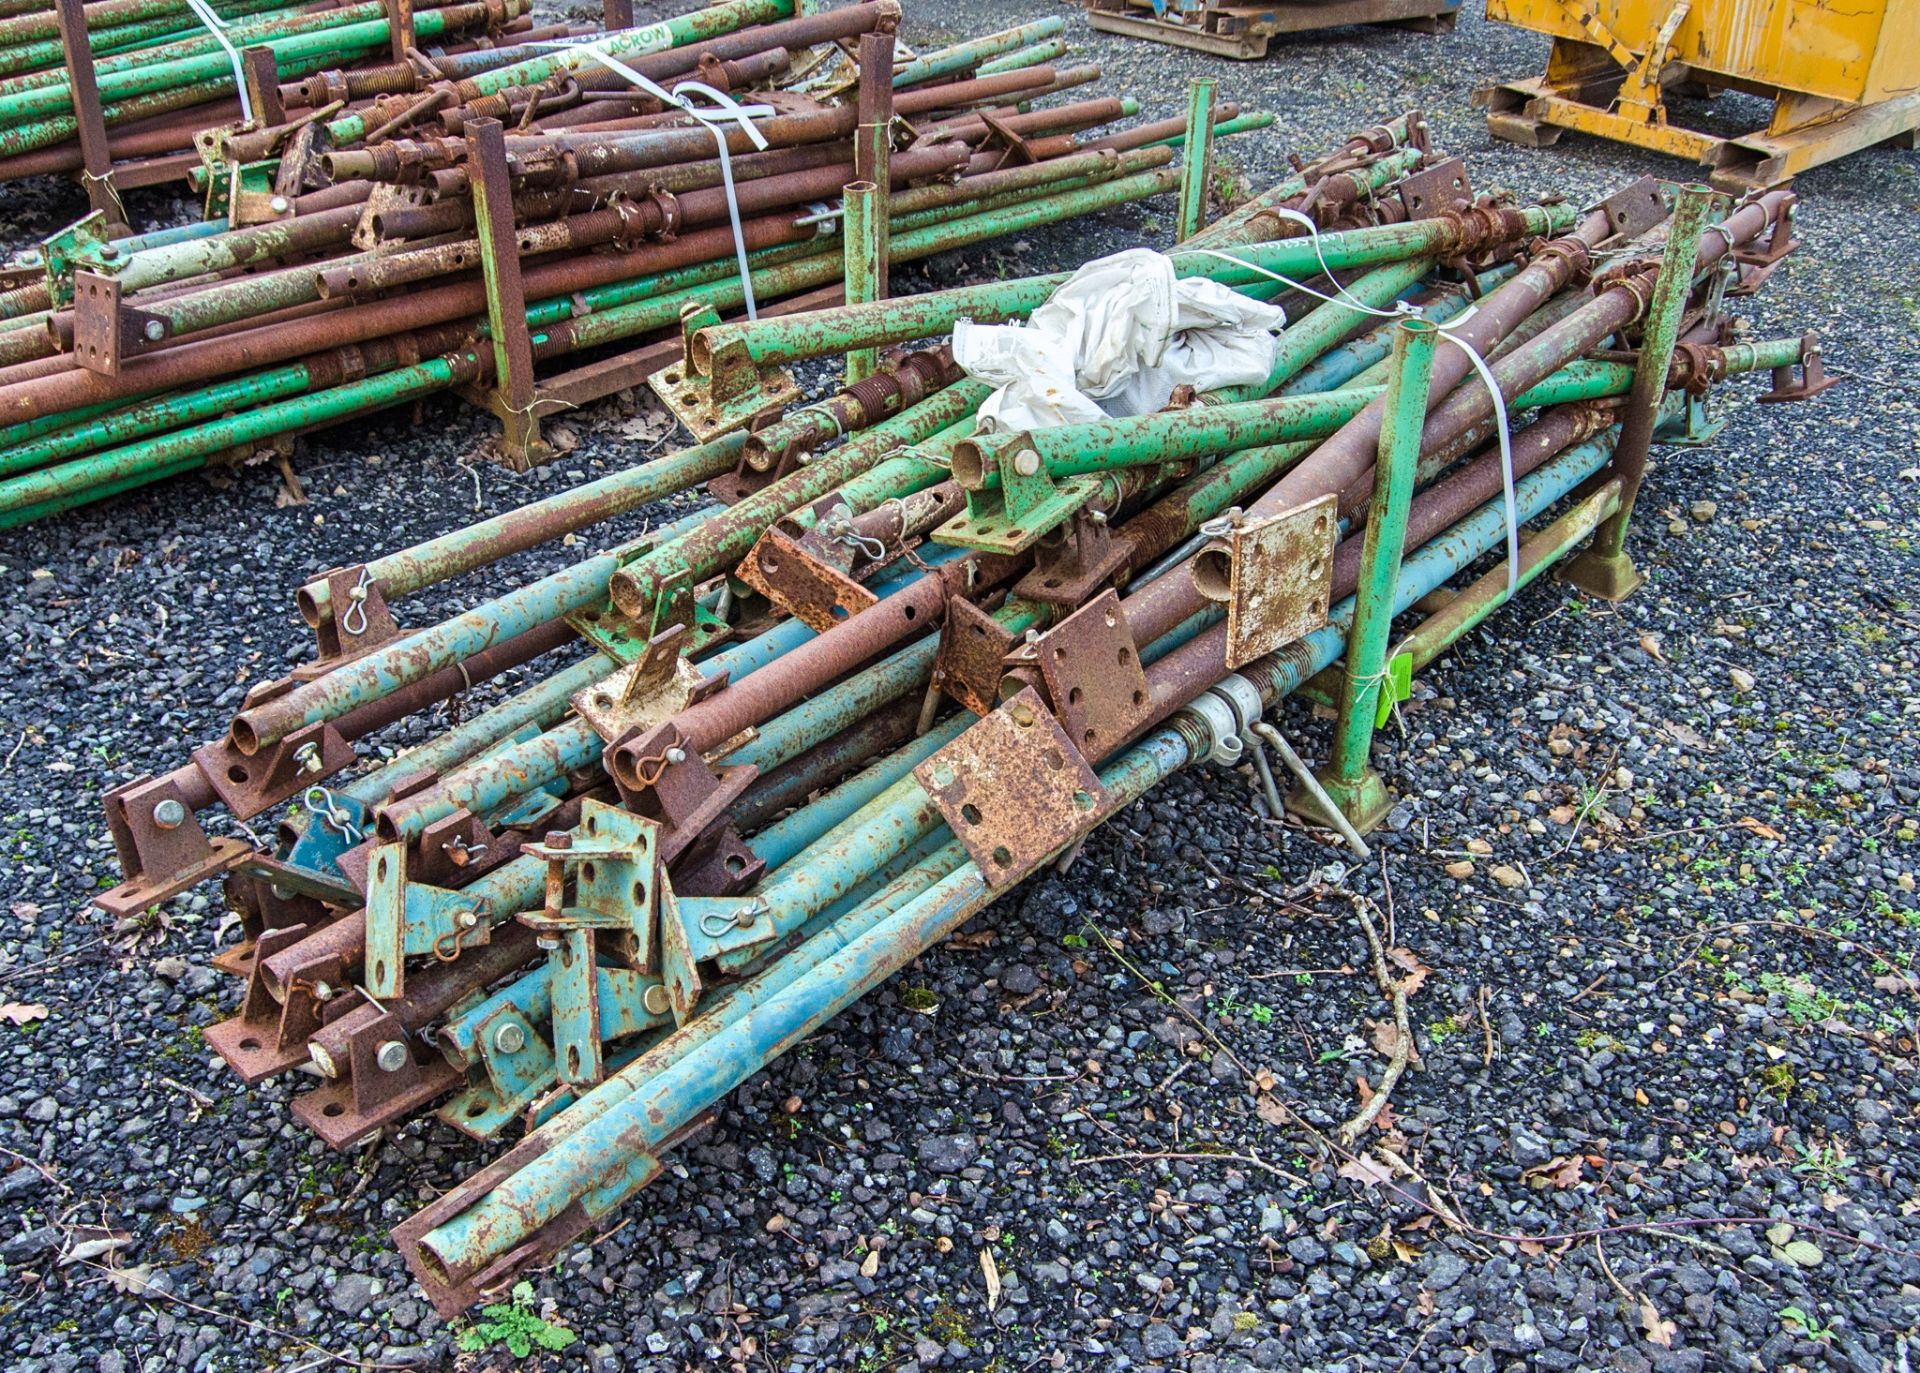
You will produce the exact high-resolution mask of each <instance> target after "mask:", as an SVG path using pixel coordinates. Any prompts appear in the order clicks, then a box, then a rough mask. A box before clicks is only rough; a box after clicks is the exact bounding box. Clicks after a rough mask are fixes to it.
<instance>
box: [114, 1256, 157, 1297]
mask: <svg viewBox="0 0 1920 1373" xmlns="http://www.w3.org/2000/svg"><path fill="white" fill-rule="evenodd" d="M107 1282H108V1283H109V1284H111V1285H112V1287H113V1290H114V1291H116V1292H124V1293H125V1294H126V1295H127V1296H129V1297H144V1296H146V1295H147V1293H149V1292H151V1291H153V1290H154V1286H153V1265H152V1264H150V1263H140V1264H135V1265H134V1266H133V1267H132V1268H112V1269H109V1270H108V1271H107Z"/></svg>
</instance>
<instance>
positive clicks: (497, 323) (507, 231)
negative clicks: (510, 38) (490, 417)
mask: <svg viewBox="0 0 1920 1373" xmlns="http://www.w3.org/2000/svg"><path fill="white" fill-rule="evenodd" d="M467 147H468V149H469V152H468V162H469V164H470V166H471V167H472V172H473V175H472V185H473V217H474V221H475V227H476V228H477V229H478V230H479V239H480V269H481V273H480V274H481V276H482V278H483V279H484V280H485V282H486V287H487V325H488V328H489V329H490V330H491V332H492V335H493V366H494V372H493V376H494V386H493V392H492V395H491V396H490V400H491V402H492V405H493V408H494V409H495V410H496V411H497V412H498V413H499V415H500V419H501V421H502V423H503V424H504V426H505V433H503V434H502V435H501V440H500V444H501V451H502V453H503V454H504V455H505V456H506V458H507V460H508V463H509V464H510V465H511V466H513V467H515V468H518V469H520V470H522V471H524V470H525V469H526V468H528V467H532V466H535V465H536V464H538V463H539V462H541V461H542V460H543V459H544V458H545V457H546V456H547V446H546V445H545V444H544V443H542V442H541V441H540V421H539V420H538V419H536V418H535V417H534V413H533V407H534V403H535V401H536V399H537V396H536V394H535V392H534V387H533V341H532V339H531V338H530V337H529V335H528V333H527V298H526V291H525V288H524V286H523V284H522V282H521V280H520V243H519V240H518V239H517V238H516V237H515V235H514V230H513V186H512V183H511V182H510V180H509V179H508V175H507V140H506V132H505V130H503V129H502V128H501V127H500V121H499V120H497V119H476V120H474V121H473V122H472V123H471V124H469V125H468V126H467Z"/></svg>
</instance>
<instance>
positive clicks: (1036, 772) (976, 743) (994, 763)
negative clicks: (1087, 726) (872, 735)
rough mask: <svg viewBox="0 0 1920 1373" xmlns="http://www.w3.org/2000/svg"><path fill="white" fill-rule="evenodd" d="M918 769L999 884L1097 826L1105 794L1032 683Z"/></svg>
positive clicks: (938, 803) (992, 882) (992, 880)
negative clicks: (1042, 701)
mask: <svg viewBox="0 0 1920 1373" xmlns="http://www.w3.org/2000/svg"><path fill="white" fill-rule="evenodd" d="M913 775H914V776H915V777H916V778H917V779H919V782H920V785H921V786H923V787H925V788H926V789H927V794H928V795H929V796H930V797H932V798H933V803H934V805H936V806H938V807H939V809H940V813H941V815H942V816H944V817H945V818H946V821H947V824H948V826H949V827H950V828H951V829H952V830H953V832H954V835H955V837H957V838H958V839H959V840H960V842H961V844H962V845H963V846H965V848H966V850H967V853H968V855H969V856H970V857H971V858H972V859H973V861H974V862H975V863H976V864H977V865H978V866H979V868H980V871H981V873H982V874H983V875H984V876H985V877H986V879H987V885H988V886H990V887H994V888H999V887H1006V886H1011V885H1012V884H1014V883H1016V882H1018V881H1019V880H1020V879H1021V878H1023V877H1025V876H1026V875H1027V874H1028V873H1030V872H1032V871H1033V870H1034V869H1035V868H1037V867H1039V866H1040V864H1041V863H1043V862H1045V861H1046V860H1047V859H1048V858H1049V857H1051V856H1052V855H1053V854H1054V853H1056V852H1058V851H1059V850H1060V849H1062V848H1064V847H1066V846H1067V845H1068V844H1070V843H1072V842H1073V841H1074V840H1075V839H1078V838H1079V837H1080V836H1081V835H1083V834H1085V833H1086V832H1087V831H1088V830H1091V829H1092V828H1093V827H1094V825H1095V824H1096V823H1097V821H1098V817H1099V816H1100V814H1101V812H1102V810H1103V809H1104V805H1103V803H1104V801H1105V799H1106V793H1105V791H1104V790H1103V789H1102V787H1101V786H1100V779H1099V778H1098V777H1096V776H1095V775H1094V772H1093V769H1092V768H1091V767H1089V766H1087V761H1086V759H1085V758H1083V757H1081V756H1080V752H1079V750H1077V749H1076V748H1074V746H1073V743H1072V742H1071V741H1070V740H1069V739H1068V738H1067V734H1066V731H1065V730H1063V729H1061V728H1060V724H1059V722H1058V721H1057V720H1055V719H1054V718H1053V716H1051V715H1049V714H1048V713H1047V710H1046V707H1045V706H1044V705H1043V704H1042V703H1041V700H1040V696H1039V693H1037V692H1036V691H1034V689H1033V688H1032V687H1028V688H1026V689H1025V690H1023V691H1021V692H1020V693H1019V694H1017V695H1015V696H1013V697H1011V698H1010V699H1008V700H1007V702H1006V703H1005V704H1003V705H1001V706H1000V707H999V708H998V709H996V710H993V711H991V712H989V713H988V714H986V715H984V716H982V717H981V719H980V721H979V723H977V724H975V725H974V726H973V727H972V728H970V729H968V730H967V731H966V732H965V733H963V734H961V735H960V736H959V737H958V738H956V739H955V740H954V741H953V742H952V743H950V744H948V745H947V746H946V747H944V748H942V749H940V750H938V751H937V752H935V753H934V754H933V755H932V756H930V757H929V758H928V759H927V760H926V761H925V762H923V763H921V764H920V766H919V767H917V768H915V769H914V770H913ZM976 817H977V818H976Z"/></svg>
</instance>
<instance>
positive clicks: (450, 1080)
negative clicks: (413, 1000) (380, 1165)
mask: <svg viewBox="0 0 1920 1373" xmlns="http://www.w3.org/2000/svg"><path fill="white" fill-rule="evenodd" d="M349 1014H350V1015H352V1016H354V1017H355V1019H356V1021H357V1022H358V1023H356V1024H355V1025H354V1026H353V1028H352V1030H351V1031H350V1032H348V1034H347V1037H346V1062H345V1063H344V1064H342V1065H340V1068H339V1073H340V1075H339V1076H338V1077H335V1078H333V1079H332V1080H330V1081H328V1082H326V1083H324V1084H323V1085H321V1086H319V1087H316V1088H314V1090H312V1091H311V1092H303V1093H301V1094H300V1095H299V1096H297V1097H295V1098H294V1099H293V1103H292V1107H293V1116H294V1119H296V1120H298V1121H299V1122H300V1123H301V1124H302V1125H305V1126H306V1127H307V1128H308V1129H310V1130H312V1131H313V1132H314V1133H315V1134H316V1135H318V1136H320V1138H321V1139H322V1140H324V1141H325V1142H326V1144H327V1146H328V1147H329V1148H332V1149H350V1148H352V1147H353V1146H354V1145H355V1144H357V1143H359V1142H360V1141H361V1140H363V1139H365V1138H366V1137H367V1136H368V1135H371V1134H373V1133H374V1132H375V1131H376V1130H378V1129H380V1128H381V1126H383V1125H386V1124H387V1123H389V1122H390V1121H394V1120H398V1119H401V1118H403V1117H405V1116H406V1115H408V1114H410V1113H411V1112H413V1111H415V1110H417V1109H419V1108H420V1107H422V1106H424V1105H426V1104H427V1103H428V1102H429V1101H432V1100H433V1099H434V1098H435V1097H437V1096H441V1095H444V1094H445V1093H446V1092H447V1091H448V1090H449V1089H450V1088H452V1087H454V1086H456V1085H457V1084H458V1083H459V1081H460V1072H459V1070H458V1069H457V1068H455V1067H454V1066H453V1065H452V1064H450V1063H448V1062H447V1061H446V1060H445V1059H444V1058H442V1057H441V1056H440V1055H439V1054H436V1053H430V1052H427V1051H426V1050H425V1049H424V1047H423V1046H422V1045H421V1044H420V1042H419V1040H418V1039H417V1038H416V1037H415V1036H414V1035H413V1034H411V1033H410V1032H409V1031H408V1030H407V1027H406V1025H405V1024H404V1023H402V1021H401V1020H400V1017H398V1016H396V1015H393V1014H391V1013H383V1012H380V1011H378V1010H376V1009H375V1008H374V1007H372V1006H363V1007H360V1008H358V1009H356V1010H354V1011H351V1012H349ZM328 1029H329V1030H331V1029H332V1025H331V1023H330V1024H329V1026H328Z"/></svg>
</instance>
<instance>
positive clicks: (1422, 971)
mask: <svg viewBox="0 0 1920 1373" xmlns="http://www.w3.org/2000/svg"><path fill="white" fill-rule="evenodd" d="M1387 959H1388V961H1389V962H1391V963H1392V964H1394V966H1396V967H1398V968H1400V969H1401V970H1403V971H1404V972H1405V973H1406V976H1405V977H1403V978H1401V979H1400V990H1401V991H1403V992H1405V993H1406V994H1407V995H1408V996H1412V995H1413V994H1414V993H1415V992H1417V991H1419V990H1420V988H1421V987H1422V986H1424V985H1425V984H1426V981H1427V975H1428V974H1429V973H1431V972H1432V971H1433V969H1432V968H1429V967H1428V966H1427V965H1426V964H1424V963H1422V962H1421V961H1420V960H1419V959H1418V958H1417V957H1415V956H1414V953H1413V950H1411V949H1408V948H1405V947H1404V946H1399V945H1396V946H1395V947H1393V948H1391V949H1388V950H1387Z"/></svg>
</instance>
